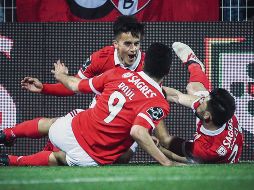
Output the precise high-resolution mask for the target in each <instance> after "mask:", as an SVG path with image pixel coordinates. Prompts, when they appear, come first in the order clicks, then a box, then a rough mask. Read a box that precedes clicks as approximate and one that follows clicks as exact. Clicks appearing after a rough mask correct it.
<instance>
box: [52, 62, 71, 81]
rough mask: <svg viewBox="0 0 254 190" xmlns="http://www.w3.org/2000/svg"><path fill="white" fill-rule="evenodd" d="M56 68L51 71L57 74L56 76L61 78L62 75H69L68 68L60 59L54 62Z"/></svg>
mask: <svg viewBox="0 0 254 190" xmlns="http://www.w3.org/2000/svg"><path fill="white" fill-rule="evenodd" d="M54 67H55V70H51V73H53V74H55V78H56V79H57V80H59V78H61V76H63V75H68V72H69V71H68V68H67V67H66V66H65V65H64V63H61V61H60V60H58V61H57V62H56V63H54Z"/></svg>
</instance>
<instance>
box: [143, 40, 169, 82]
mask: <svg viewBox="0 0 254 190" xmlns="http://www.w3.org/2000/svg"><path fill="white" fill-rule="evenodd" d="M171 64H172V52H171V49H170V48H169V47H168V46H166V45H164V44H162V43H153V44H151V45H150V46H149V48H148V50H147V51H146V56H145V64H144V69H143V70H144V72H145V73H146V74H148V75H149V76H150V77H154V78H156V79H159V80H160V79H162V78H163V77H164V76H165V75H167V74H168V73H169V70H170V67H171Z"/></svg>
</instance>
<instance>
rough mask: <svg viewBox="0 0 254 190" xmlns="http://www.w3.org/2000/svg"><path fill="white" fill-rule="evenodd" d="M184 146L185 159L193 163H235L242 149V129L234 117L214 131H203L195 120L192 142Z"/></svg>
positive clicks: (200, 123) (198, 121)
mask: <svg viewBox="0 0 254 190" xmlns="http://www.w3.org/2000/svg"><path fill="white" fill-rule="evenodd" d="M194 107H195V105H194ZM194 109H195V108H194ZM185 146H186V150H189V151H186V152H185V153H186V156H187V158H189V159H190V160H192V161H194V162H198V163H199V162H200V163H237V162H238V161H239V158H240V156H241V153H242V148H243V133H242V128H241V126H240V125H239V123H238V120H237V117H236V116H235V115H234V116H233V117H232V118H231V119H230V120H229V121H228V122H227V123H225V124H224V125H223V126H222V127H221V128H219V129H217V130H215V131H211V130H207V129H205V128H204V126H203V124H202V121H201V120H200V119H197V125H196V133H195V135H194V141H193V142H186V143H185Z"/></svg>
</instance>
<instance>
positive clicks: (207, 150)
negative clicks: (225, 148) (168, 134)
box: [183, 139, 218, 163]
mask: <svg viewBox="0 0 254 190" xmlns="http://www.w3.org/2000/svg"><path fill="white" fill-rule="evenodd" d="M210 146H211V145H210V144H209V143H207V142H203V141H202V140H199V139H197V140H195V141H194V142H185V145H184V148H183V152H184V154H185V156H186V158H187V159H188V160H189V161H190V162H192V163H213V162H214V161H215V160H216V159H218V154H217V153H216V152H214V151H213V150H212V149H211V147H210Z"/></svg>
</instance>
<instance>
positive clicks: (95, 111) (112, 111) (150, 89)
mask: <svg viewBox="0 0 254 190" xmlns="http://www.w3.org/2000/svg"><path fill="white" fill-rule="evenodd" d="M79 91H81V92H84V93H88V92H94V93H96V94H100V96H99V98H98V99H97V103H96V105H95V107H94V108H90V109H88V110H86V111H83V112H81V113H79V114H78V115H77V116H75V117H74V118H73V121H72V129H73V132H74V135H75V137H76V139H77V141H78V143H79V144H80V146H81V147H82V148H83V149H84V150H85V151H86V152H87V153H88V154H89V155H90V156H91V157H92V158H93V159H94V160H95V161H96V162H98V163H99V164H112V163H114V161H115V160H117V159H118V157H119V156H121V155H122V154H123V153H125V152H126V151H127V150H128V149H129V148H130V146H131V145H132V143H133V142H134V141H133V139H132V137H131V136H130V130H131V127H132V126H133V125H141V126H143V127H145V128H147V129H149V130H151V129H152V128H154V127H155V126H156V125H157V124H158V123H159V121H160V120H161V119H163V118H164V117H165V116H167V115H168V113H169V104H168V102H167V101H166V99H165V97H164V95H163V93H162V89H161V87H160V86H159V85H158V84H157V83H156V82H155V81H154V80H152V79H151V78H150V77H149V76H148V75H146V74H145V73H144V72H143V71H141V72H133V71H129V70H126V69H123V68H115V69H112V70H110V71H107V72H105V73H104V74H102V75H100V76H97V77H94V78H92V79H89V80H82V81H81V82H80V84H79Z"/></svg>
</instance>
